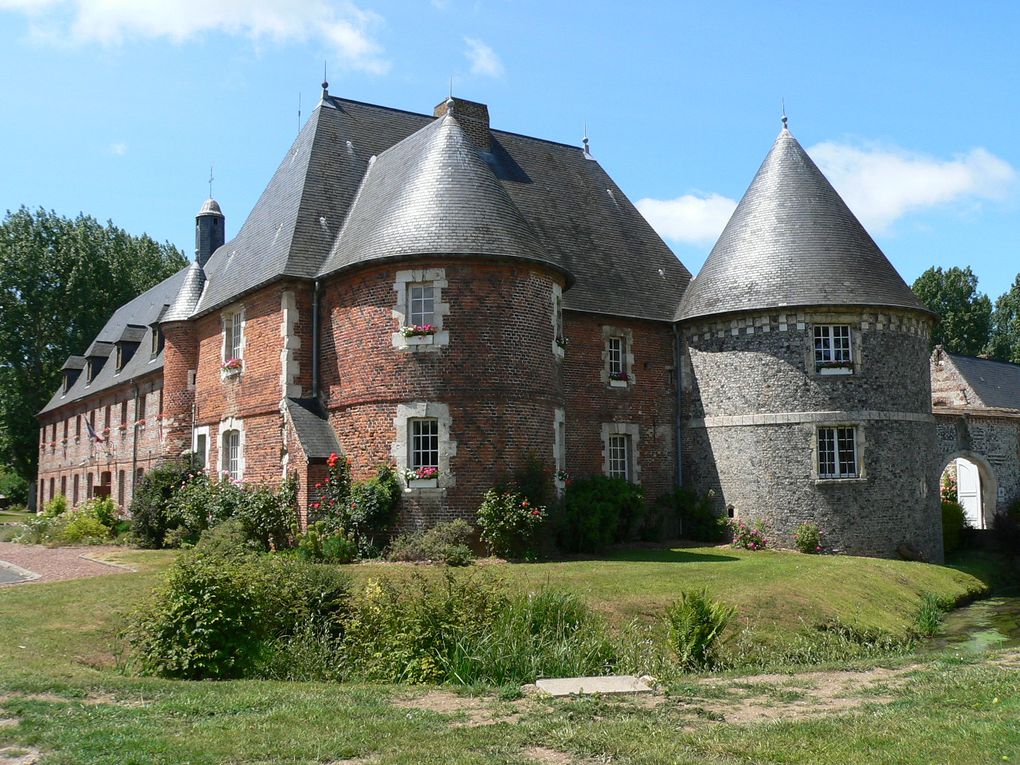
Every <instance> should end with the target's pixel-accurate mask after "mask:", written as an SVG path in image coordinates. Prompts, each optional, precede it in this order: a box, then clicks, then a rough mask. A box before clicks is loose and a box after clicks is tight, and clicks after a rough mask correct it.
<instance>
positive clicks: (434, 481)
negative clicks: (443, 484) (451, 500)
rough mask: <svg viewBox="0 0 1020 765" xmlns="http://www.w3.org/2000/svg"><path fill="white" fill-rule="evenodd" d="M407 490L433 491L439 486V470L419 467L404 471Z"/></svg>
mask: <svg viewBox="0 0 1020 765" xmlns="http://www.w3.org/2000/svg"><path fill="white" fill-rule="evenodd" d="M404 480H405V481H407V488H409V489H434V488H436V487H437V486H438V485H439V468H434V467H419V468H409V469H407V470H405V471H404Z"/></svg>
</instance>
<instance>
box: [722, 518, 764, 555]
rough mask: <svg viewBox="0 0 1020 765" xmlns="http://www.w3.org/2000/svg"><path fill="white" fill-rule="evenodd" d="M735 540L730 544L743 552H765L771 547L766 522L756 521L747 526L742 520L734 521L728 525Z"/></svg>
mask: <svg viewBox="0 0 1020 765" xmlns="http://www.w3.org/2000/svg"><path fill="white" fill-rule="evenodd" d="M728 526H729V528H730V533H731V534H732V535H733V540H732V542H730V544H731V545H732V546H733V547H739V548H741V549H743V550H764V549H765V548H766V547H768V546H769V540H768V537H766V536H765V534H766V533H767V529H766V526H765V521H762V520H756V521H754V522H753V523H751V524H746V523H744V522H743V521H742V520H739V519H733V520H731V521H730V522H729V523H728Z"/></svg>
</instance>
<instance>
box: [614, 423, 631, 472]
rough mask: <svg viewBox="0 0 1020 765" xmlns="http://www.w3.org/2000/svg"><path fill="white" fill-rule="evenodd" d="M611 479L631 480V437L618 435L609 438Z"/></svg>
mask: <svg viewBox="0 0 1020 765" xmlns="http://www.w3.org/2000/svg"><path fill="white" fill-rule="evenodd" d="M609 477H610V478H622V479H623V480H625V481H629V480H630V477H631V470H630V436H628V435H621V434H617V435H613V436H610V437H609Z"/></svg>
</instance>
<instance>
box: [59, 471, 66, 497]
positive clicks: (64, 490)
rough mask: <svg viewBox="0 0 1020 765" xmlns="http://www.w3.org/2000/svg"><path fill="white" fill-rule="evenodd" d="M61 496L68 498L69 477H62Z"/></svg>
mask: <svg viewBox="0 0 1020 765" xmlns="http://www.w3.org/2000/svg"><path fill="white" fill-rule="evenodd" d="M60 495H61V496H62V497H66V496H67V476H66V475H62V476H60Z"/></svg>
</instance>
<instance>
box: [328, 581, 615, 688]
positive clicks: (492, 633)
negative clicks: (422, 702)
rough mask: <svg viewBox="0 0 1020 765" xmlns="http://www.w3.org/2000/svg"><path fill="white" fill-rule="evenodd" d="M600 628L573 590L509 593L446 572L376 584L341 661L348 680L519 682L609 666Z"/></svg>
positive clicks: (360, 602) (357, 609) (362, 601)
mask: <svg viewBox="0 0 1020 765" xmlns="http://www.w3.org/2000/svg"><path fill="white" fill-rule="evenodd" d="M613 659H614V651H613V647H612V644H611V642H610V641H609V638H608V637H607V635H606V632H605V628H604V625H603V623H602V621H601V620H600V619H598V618H597V617H596V616H595V615H594V614H593V613H592V612H591V611H590V610H589V609H588V607H587V606H586V605H585V604H584V603H583V602H582V601H581V600H580V599H579V598H578V597H577V596H576V595H573V594H570V593H560V592H540V593H538V594H534V595H527V594H520V593H515V594H511V593H510V591H509V590H508V589H507V587H506V586H505V585H499V584H498V583H497V582H494V581H487V580H483V579H481V578H476V577H469V576H454V575H453V574H452V572H448V573H447V574H446V576H444V577H443V578H441V579H437V578H435V577H428V578H426V577H422V576H419V575H415V576H414V577H413V578H412V579H411V580H410V581H408V582H405V583H401V584H398V583H395V582H392V581H385V582H370V583H369V584H368V585H367V586H366V588H365V590H364V591H363V592H362V593H361V594H360V595H358V596H357V597H356V598H355V599H354V615H353V617H352V619H351V620H350V621H349V622H348V624H347V632H346V635H345V660H346V662H347V666H348V668H349V670H348V672H349V675H350V676H354V677H360V678H363V679H367V680H377V681H382V682H406V683H440V682H451V683H463V684H471V683H491V684H507V683H523V682H532V681H534V680H535V679H536V678H537V677H541V676H550V675H551V676H556V675H591V674H602V673H604V672H606V671H607V670H608V669H609V668H610V667H611V666H612V663H613Z"/></svg>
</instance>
